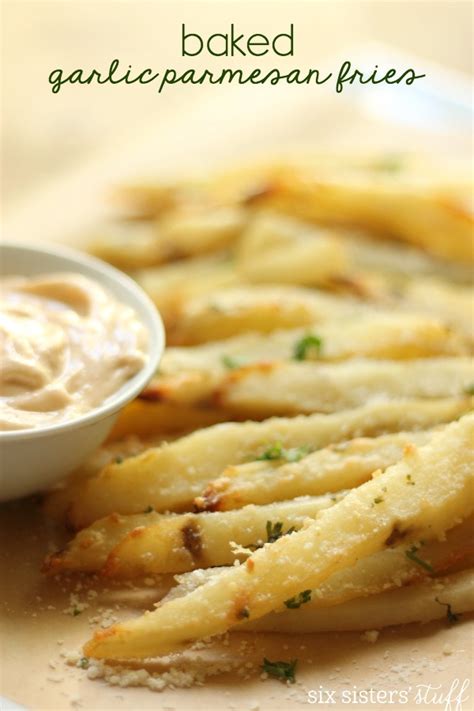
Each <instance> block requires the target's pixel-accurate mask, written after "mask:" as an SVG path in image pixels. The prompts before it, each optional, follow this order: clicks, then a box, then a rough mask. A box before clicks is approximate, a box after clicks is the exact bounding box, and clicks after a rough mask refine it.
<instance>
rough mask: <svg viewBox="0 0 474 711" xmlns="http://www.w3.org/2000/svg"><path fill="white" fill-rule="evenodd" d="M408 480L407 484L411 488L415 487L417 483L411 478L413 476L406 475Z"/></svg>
mask: <svg viewBox="0 0 474 711" xmlns="http://www.w3.org/2000/svg"><path fill="white" fill-rule="evenodd" d="M406 480H407V484H409V485H410V486H415V482H414V481H413V479H412V478H411V474H407V475H406Z"/></svg>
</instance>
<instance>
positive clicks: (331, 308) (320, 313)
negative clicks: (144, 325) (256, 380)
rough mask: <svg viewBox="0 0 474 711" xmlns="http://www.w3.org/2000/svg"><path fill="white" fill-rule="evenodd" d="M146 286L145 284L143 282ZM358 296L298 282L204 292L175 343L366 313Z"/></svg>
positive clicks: (176, 331) (178, 327)
mask: <svg viewBox="0 0 474 711" xmlns="http://www.w3.org/2000/svg"><path fill="white" fill-rule="evenodd" d="M142 285H143V284H142ZM367 311H368V307H367V306H366V305H365V304H361V303H359V302H357V301H355V300H354V299H349V298H341V297H337V296H332V295H330V294H325V293H323V292H318V291H313V290H311V289H304V288H302V287H296V286H251V285H248V286H245V287H242V288H234V289H232V288H229V289H223V290H220V291H215V292H214V293H205V294H203V295H202V296H198V297H196V298H195V299H193V300H192V301H189V302H188V303H186V304H184V306H183V308H182V309H181V311H180V312H179V315H178V318H177V319H176V323H175V325H174V326H171V327H170V328H169V330H168V333H169V339H170V341H169V342H170V343H172V344H175V345H195V344H198V343H206V342H207V341H219V340H223V339H225V338H231V337H232V336H236V335H238V334H241V333H246V332H248V331H256V332H258V333H271V332H272V331H277V330H279V329H283V328H298V327H300V326H310V325H313V324H315V323H319V322H322V321H328V320H330V319H333V318H340V317H342V316H347V317H348V318H349V317H351V316H353V315H354V314H359V313H361V312H364V313H365V312H367Z"/></svg>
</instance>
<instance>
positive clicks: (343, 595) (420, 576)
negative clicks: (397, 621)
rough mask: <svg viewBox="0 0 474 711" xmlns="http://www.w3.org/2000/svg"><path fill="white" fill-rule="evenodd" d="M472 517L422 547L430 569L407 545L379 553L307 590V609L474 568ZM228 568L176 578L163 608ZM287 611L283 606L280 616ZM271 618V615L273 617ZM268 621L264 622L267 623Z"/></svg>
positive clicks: (305, 604) (398, 543) (402, 543)
mask: <svg viewBox="0 0 474 711" xmlns="http://www.w3.org/2000/svg"><path fill="white" fill-rule="evenodd" d="M473 524H474V520H473V517H472V516H470V517H469V518H467V519H466V520H465V521H463V523H461V524H460V525H459V526H455V527H454V528H452V529H451V530H450V531H448V532H447V533H446V539H445V540H443V541H431V542H430V543H426V544H424V545H423V546H422V547H421V551H420V556H422V558H420V560H422V561H423V562H424V563H425V564H426V566H427V567H423V566H422V565H420V563H419V562H416V561H415V560H413V559H412V558H410V557H408V556H407V555H406V553H407V550H409V549H410V547H409V545H408V544H407V542H406V541H404V542H400V541H398V542H397V543H396V545H395V546H393V547H388V548H385V549H384V550H381V551H378V552H377V553H374V554H373V555H371V556H368V557H367V558H362V559H361V560H358V561H357V562H356V563H355V564H354V565H353V566H351V567H350V568H344V570H340V571H338V572H337V573H334V575H331V576H330V577H329V578H328V579H327V580H326V581H325V582H324V583H322V585H320V586H319V587H318V588H316V589H315V590H308V591H307V592H306V596H305V598H304V599H305V602H304V609H305V610H310V609H316V608H321V607H324V608H328V607H333V606H334V605H340V604H341V603H344V602H347V601H348V600H352V599H353V598H358V597H366V596H368V595H377V594H379V593H382V592H385V591H386V590H390V589H392V588H399V587H401V586H402V585H407V584H409V583H413V582H418V581H421V580H424V579H426V578H430V577H432V576H439V575H446V574H447V573H448V572H449V573H454V572H457V571H459V570H464V569H465V568H470V567H472V566H473V565H474V541H473V538H472V526H473ZM226 570H227V568H210V569H209V568H207V569H200V570H194V571H191V572H189V573H184V574H182V575H176V576H175V580H176V581H177V582H178V585H177V586H175V587H173V588H171V590H170V591H169V592H168V594H167V595H166V596H165V597H164V598H163V599H162V600H161V602H160V604H163V603H165V602H168V601H169V600H173V599H175V598H177V597H182V596H183V595H187V594H188V593H190V592H192V591H193V590H195V589H196V588H198V587H199V586H200V585H203V584H204V583H205V582H207V581H208V580H210V579H211V578H212V577H214V576H216V575H220V574H221V573H223V572H225V571H226ZM286 609H288V606H287V605H286V604H283V605H282V606H281V608H280V609H279V610H278V613H280V612H284V611H285V610H286ZM299 609H303V608H302V607H301V608H299ZM270 615H272V613H270ZM266 619H267V617H264V618H263V619H262V623H263V620H266Z"/></svg>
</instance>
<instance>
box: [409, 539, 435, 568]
mask: <svg viewBox="0 0 474 711" xmlns="http://www.w3.org/2000/svg"><path fill="white" fill-rule="evenodd" d="M417 551H419V548H418V547H417V546H416V545H413V546H412V547H411V548H409V549H408V550H407V551H405V555H406V557H407V558H409V559H410V560H412V561H413V562H414V563H417V564H418V565H421V567H422V568H424V569H425V570H427V571H428V572H429V573H434V569H433V566H432V565H430V564H429V563H427V562H426V560H423V559H422V558H420V557H419V556H417Z"/></svg>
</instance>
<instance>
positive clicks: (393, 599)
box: [242, 568, 474, 634]
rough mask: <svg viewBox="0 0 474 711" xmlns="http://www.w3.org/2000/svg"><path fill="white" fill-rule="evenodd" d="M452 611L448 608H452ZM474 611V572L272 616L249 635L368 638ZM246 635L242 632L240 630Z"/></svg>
mask: <svg viewBox="0 0 474 711" xmlns="http://www.w3.org/2000/svg"><path fill="white" fill-rule="evenodd" d="M448 605H449V608H448ZM448 609H449V610H451V615H452V616H454V618H456V621H457V620H458V618H459V616H460V615H462V614H464V613H466V612H472V611H473V610H474V569H473V568H470V569H469V570H463V571H460V572H459V573H455V574H453V575H449V576H448V577H444V578H436V579H435V580H425V581H423V582H419V583H416V584H414V585H407V586H406V587H402V588H398V589H395V590H389V591H387V592H384V593H381V594H378V595H371V596H369V597H360V598H355V599H353V600H349V601H348V602H345V603H342V604H341V605H336V606H334V607H330V608H323V609H321V608H318V607H312V606H311V607H308V606H306V605H305V606H303V607H302V608H301V609H299V610H285V612H281V613H277V612H271V613H270V614H269V615H266V616H265V617H262V618H261V619H259V620H255V622H250V623H248V624H246V625H245V629H248V630H249V631H250V630H252V631H257V632H286V633H289V634H311V633H314V632H350V631H352V632H354V631H360V632H364V631H367V630H379V629H382V628H383V627H391V626H392V625H406V624H410V623H415V622H416V623H424V622H431V621H432V620H442V619H447V620H448V623H451V618H448V616H447V611H448ZM242 629H244V626H242Z"/></svg>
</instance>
